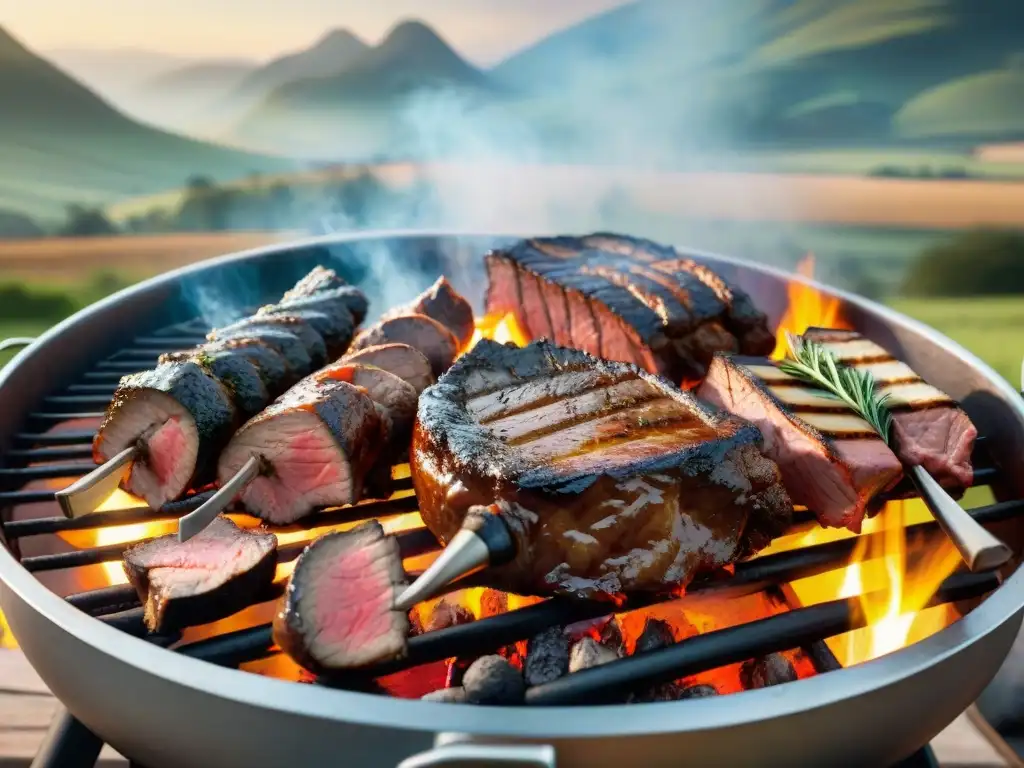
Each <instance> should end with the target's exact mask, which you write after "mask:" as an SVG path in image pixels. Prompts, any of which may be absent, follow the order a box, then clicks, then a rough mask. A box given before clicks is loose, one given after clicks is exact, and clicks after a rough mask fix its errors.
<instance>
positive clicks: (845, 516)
mask: <svg viewBox="0 0 1024 768" xmlns="http://www.w3.org/2000/svg"><path fill="white" fill-rule="evenodd" d="M697 396H698V397H700V398H702V399H704V400H706V401H708V402H709V403H712V404H713V405H717V406H719V407H721V408H725V409H726V410H728V411H730V412H732V413H734V414H736V415H737V416H741V417H742V418H744V419H748V420H749V421H752V422H753V423H754V424H756V425H757V427H758V428H759V429H760V430H761V434H763V435H764V451H765V454H766V455H767V456H769V457H770V458H771V459H772V460H774V461H775V462H776V463H777V464H778V465H779V469H780V470H781V471H782V480H783V482H784V483H785V486H786V490H787V491H789V495H790V496H791V497H792V499H793V501H794V502H796V503H797V504H803V505H805V506H807V507H808V508H809V509H811V510H813V511H814V513H815V514H816V515H817V516H818V521H819V522H820V523H821V524H822V525H824V526H829V527H836V528H842V527H845V528H849V529H850V530H851V531H854V532H856V533H859V532H860V527H861V521H862V520H863V519H864V513H865V511H866V509H867V506H868V503H869V502H870V501H871V499H872V498H873V497H874V496H875V495H877V494H878V493H880V492H882V491H884V490H887V489H888V488H891V487H892V486H893V485H894V484H895V483H896V482H897V481H898V480H899V479H900V477H901V476H902V473H903V470H902V467H901V465H900V462H899V459H897V458H896V456H895V454H893V452H892V451H891V450H889V447H888V446H887V445H886V444H885V443H884V442H883V441H882V439H881V438H880V437H878V435H877V434H876V433H875V431H874V430H873V429H872V428H871V425H870V424H868V423H867V422H866V421H864V420H863V419H862V418H860V417H859V416H858V415H856V414H855V413H854V412H853V411H852V410H851V409H849V408H848V407H847V406H846V405H844V404H843V403H841V402H838V401H836V400H835V399H832V398H830V397H829V396H828V395H827V393H825V392H823V391H822V390H819V389H815V388H813V387H812V386H810V385H808V384H805V383H804V382H802V381H800V380H799V379H796V378H793V377H792V376H789V375H787V374H785V373H783V372H782V371H780V370H779V369H778V368H777V367H776V366H775V363H774V362H772V361H771V360H768V359H766V358H735V357H729V356H726V355H716V356H715V359H714V362H712V364H711V369H710V370H709V371H708V375H707V378H706V379H705V380H704V383H703V384H701V386H700V387H699V388H698V389H697Z"/></svg>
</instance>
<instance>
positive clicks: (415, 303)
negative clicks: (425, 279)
mask: <svg viewBox="0 0 1024 768" xmlns="http://www.w3.org/2000/svg"><path fill="white" fill-rule="evenodd" d="M401 315H426V316H427V317H429V318H432V319H434V320H436V321H437V322H439V323H440V324H441V325H443V326H444V327H445V328H447V329H448V330H450V331H451V332H452V333H453V334H454V335H455V338H456V339H458V342H459V347H460V348H462V347H465V346H466V344H467V343H468V342H469V340H470V339H471V338H472V337H473V329H474V326H473V308H472V307H471V306H470V305H469V302H468V301H466V300H465V299H464V298H463V297H462V296H461V295H460V294H459V293H458V292H457V291H456V290H455V289H454V288H453V287H452V284H451V283H449V282H448V279H447V278H445V277H443V276H442V277H439V278H437V281H436V282H435V283H434V284H433V285H431V286H430V287H429V288H427V290H425V291H424V292H423V293H421V294H420V295H419V296H417V297H416V298H415V299H413V300H412V301H410V302H409V303H408V304H406V305H405V306H403V307H396V308H395V309H392V310H390V311H389V312H387V313H385V314H384V315H383V316H382V317H381V319H382V320H386V319H389V318H392V317H400V316H401Z"/></svg>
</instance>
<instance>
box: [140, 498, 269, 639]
mask: <svg viewBox="0 0 1024 768" xmlns="http://www.w3.org/2000/svg"><path fill="white" fill-rule="evenodd" d="M276 566H277V538H276V537H275V536H274V535H273V534H271V533H266V532H264V531H245V530H242V529H241V528H239V527H238V526H236V525H235V524H234V523H233V522H231V520H229V519H228V518H226V517H218V518H216V519H215V520H214V521H213V522H212V523H210V525H209V526H207V527H206V528H205V529H204V530H203V531H201V532H200V533H198V534H197V535H196V536H194V537H193V538H191V539H189V540H188V541H186V542H179V541H178V537H177V534H170V535H167V536H160V537H158V538H156V539H151V540H149V541H145V542H142V543H139V544H136V545H134V546H132V547H129V548H128V549H127V550H126V551H125V553H124V572H125V573H126V574H127V575H128V580H129V581H130V582H131V584H132V586H133V587H135V590H136V591H137V592H138V594H139V600H141V601H142V604H143V606H144V607H145V620H146V626H147V627H149V629H150V630H151V631H154V632H157V631H167V630H171V629H175V628H181V627H186V626H196V625H199V624H207V623H209V622H211V621H217V620H218V619H223V618H225V617H227V616H230V615H231V614H233V613H236V612H237V611H240V610H242V609H243V608H246V607H247V606H249V605H252V604H253V603H255V602H258V600H259V598H260V596H261V594H263V593H264V592H265V591H266V590H267V588H268V587H269V586H270V584H271V583H272V582H273V580H274V571H275V568H276Z"/></svg>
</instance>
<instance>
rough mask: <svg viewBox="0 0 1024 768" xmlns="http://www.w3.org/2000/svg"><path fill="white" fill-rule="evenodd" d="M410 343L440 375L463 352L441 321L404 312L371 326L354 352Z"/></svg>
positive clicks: (436, 374) (362, 333) (358, 339)
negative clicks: (392, 344) (382, 345)
mask: <svg viewBox="0 0 1024 768" xmlns="http://www.w3.org/2000/svg"><path fill="white" fill-rule="evenodd" d="M390 343H400V344H408V345H409V346H410V347H413V348H415V349H418V350H419V351H420V352H422V353H423V355H424V357H426V358H427V360H429V361H430V368H431V372H432V373H433V374H434V376H435V377H436V376H440V375H441V374H442V373H444V372H445V371H446V370H447V369H448V366H450V365H451V364H452V361H453V360H454V359H455V356H456V355H457V354H458V353H459V341H458V339H456V338H455V335H454V334H453V333H452V332H451V331H450V330H448V329H447V328H446V327H445V326H443V325H441V323H439V322H437V320H434V319H433V318H430V317H427V316H426V315H415V314H408V315H400V316H398V317H392V318H389V319H387V320H381V321H380V322H379V323H377V324H375V325H372V326H370V327H369V328H367V329H366V330H365V331H363V332H361V333H360V334H359V335H358V336H356V338H355V341H353V342H352V347H351V348H350V351H351V352H358V351H359V350H362V349H366V348H367V347H375V346H379V345H381V344H390Z"/></svg>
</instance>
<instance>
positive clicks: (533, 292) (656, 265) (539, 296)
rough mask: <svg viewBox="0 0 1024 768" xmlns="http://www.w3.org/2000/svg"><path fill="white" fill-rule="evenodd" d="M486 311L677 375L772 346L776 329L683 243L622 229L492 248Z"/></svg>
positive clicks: (690, 376)
mask: <svg viewBox="0 0 1024 768" xmlns="http://www.w3.org/2000/svg"><path fill="white" fill-rule="evenodd" d="M486 260H487V272H488V290H487V302H486V306H487V312H488V313H489V314H490V313H499V314H505V313H511V314H513V315H514V316H515V318H516V321H517V322H518V324H519V326H520V327H521V328H522V329H523V330H524V331H525V332H526V333H528V334H529V335H530V336H531V337H532V338H534V339H537V338H541V337H546V338H548V339H551V340H553V341H555V342H556V343H557V344H560V345H563V346H571V347H575V348H577V349H582V350H584V351H586V352H589V353H591V354H593V355H596V356H600V357H603V358H605V359H607V360H618V361H622V362H627V363H634V364H636V365H639V366H640V367H641V368H644V369H645V370H647V371H649V372H651V373H658V374H663V375H665V376H667V377H669V378H670V379H672V380H673V381H675V382H678V381H680V380H687V381H696V380H699V379H701V378H703V376H704V374H705V373H706V371H707V367H708V365H710V363H711V358H712V356H713V355H714V353H716V352H741V353H744V354H750V355H763V354H768V353H769V352H770V351H771V350H772V349H773V348H774V346H775V338H774V336H773V334H772V333H771V332H770V331H769V330H768V328H767V324H766V318H765V316H764V315H763V314H762V313H761V312H759V311H758V310H757V309H756V308H755V307H754V305H753V303H752V302H751V300H750V297H749V296H747V295H746V294H745V293H744V292H743V291H741V290H739V289H738V288H736V287H735V286H732V285H729V284H728V283H726V282H725V280H723V279H722V278H721V277H720V276H718V275H717V274H715V273H714V272H713V271H711V270H710V269H709V268H708V267H706V266H703V265H701V264H698V263H697V262H695V261H693V260H692V259H688V258H684V257H682V256H680V255H679V253H677V252H676V251H675V250H674V249H672V248H669V247H666V246H662V245H658V244H656V243H652V242H650V241H648V240H641V239H638V238H631V237H625V236H623V235H612V234H594V235H589V236H587V237H552V238H534V239H532V240H524V241H521V242H519V243H517V244H516V245H514V246H512V247H511V248H509V249H507V250H500V251H494V252H491V253H489V254H488V255H487V259H486Z"/></svg>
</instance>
